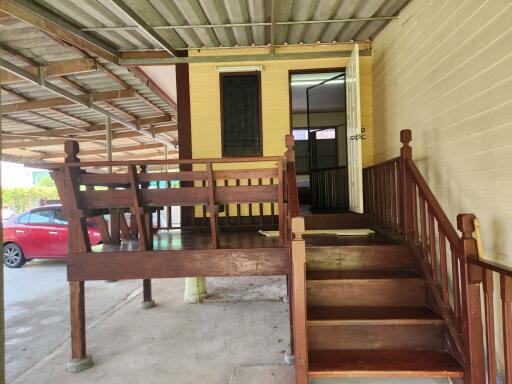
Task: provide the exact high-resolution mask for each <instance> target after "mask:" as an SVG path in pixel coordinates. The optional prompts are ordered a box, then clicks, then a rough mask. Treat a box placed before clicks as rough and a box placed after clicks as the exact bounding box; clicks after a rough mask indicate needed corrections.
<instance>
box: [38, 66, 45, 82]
mask: <svg viewBox="0 0 512 384" xmlns="http://www.w3.org/2000/svg"><path fill="white" fill-rule="evenodd" d="M45 70H46V67H45V66H44V65H40V66H38V67H37V83H38V84H39V85H40V86H44V83H45V81H46V80H45Z"/></svg>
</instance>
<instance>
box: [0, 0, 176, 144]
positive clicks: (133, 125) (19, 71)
mask: <svg viewBox="0 0 512 384" xmlns="http://www.w3.org/2000/svg"><path fill="white" fill-rule="evenodd" d="M0 1H1V0H0ZM0 65H1V66H3V67H4V68H5V69H6V70H8V71H9V72H11V73H14V74H16V75H19V76H21V77H23V78H24V79H26V80H28V81H30V82H32V83H34V84H38V85H40V86H41V87H43V88H46V89H48V90H50V91H52V92H54V93H56V94H58V95H61V96H64V97H65V98H67V99H69V100H72V101H74V102H75V103H76V104H79V105H82V106H84V107H87V108H89V109H91V110H93V111H95V112H97V113H99V114H101V115H104V116H109V117H111V118H112V120H116V121H118V122H119V123H121V124H123V125H124V126H126V127H127V128H130V129H133V130H135V131H137V132H140V133H141V134H143V135H145V136H147V137H150V138H152V139H153V140H155V141H158V142H161V143H163V144H166V145H171V146H173V144H172V143H170V142H169V141H168V140H167V139H165V138H160V137H157V136H155V135H153V134H151V133H150V132H148V131H145V130H142V129H141V128H140V124H139V122H138V121H135V122H132V121H130V120H126V119H124V118H121V117H119V116H117V115H116V114H114V113H112V112H109V111H107V110H105V109H103V108H101V107H98V106H97V105H94V103H92V102H90V101H89V100H84V98H83V97H80V96H77V95H75V94H73V93H71V92H68V91H67V90H65V89H62V88H60V87H58V86H56V85H54V84H52V83H50V82H48V81H47V80H46V79H45V77H44V76H41V75H40V76H33V75H32V74H31V73H30V72H28V71H26V70H25V69H23V68H20V67H17V66H16V65H14V64H12V63H10V62H8V61H7V60H5V59H3V58H2V57H0Z"/></svg>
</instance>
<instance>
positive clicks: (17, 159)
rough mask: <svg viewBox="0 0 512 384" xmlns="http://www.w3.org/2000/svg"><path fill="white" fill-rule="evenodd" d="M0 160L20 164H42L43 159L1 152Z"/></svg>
mask: <svg viewBox="0 0 512 384" xmlns="http://www.w3.org/2000/svg"><path fill="white" fill-rule="evenodd" d="M0 160H2V161H8V162H10V163H18V164H42V161H41V159H34V158H32V157H26V156H18V155H11V154H10V153H0Z"/></svg>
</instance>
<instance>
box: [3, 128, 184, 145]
mask: <svg viewBox="0 0 512 384" xmlns="http://www.w3.org/2000/svg"><path fill="white" fill-rule="evenodd" d="M176 129H177V128H176V126H166V127H157V128H154V129H153V131H154V133H155V134H159V133H166V132H172V131H176ZM140 135H141V134H140V133H139V132H136V131H124V132H112V139H113V140H116V139H130V138H133V137H139V136H140ZM2 136H5V137H9V134H2ZM16 136H17V137H18V138H19V137H25V138H32V140H27V141H8V142H4V143H3V145H2V148H3V149H19V148H37V147H50V146H54V145H63V144H64V143H65V142H66V141H68V140H75V139H78V140H88V141H105V140H106V139H107V137H106V134H105V133H101V134H96V135H88V136H78V137H65V136H61V137H60V138H59V136H55V135H53V136H48V138H51V139H52V140H41V139H40V137H36V138H34V137H33V136H28V135H23V134H16ZM159 145H160V146H161V144H159Z"/></svg>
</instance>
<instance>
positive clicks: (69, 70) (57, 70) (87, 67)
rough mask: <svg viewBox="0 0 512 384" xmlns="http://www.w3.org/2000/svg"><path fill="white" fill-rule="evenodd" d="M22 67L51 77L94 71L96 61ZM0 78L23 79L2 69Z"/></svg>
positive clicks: (9, 81)
mask: <svg viewBox="0 0 512 384" xmlns="http://www.w3.org/2000/svg"><path fill="white" fill-rule="evenodd" d="M0 1H1V0H0ZM0 51H2V49H0ZM24 69H25V70H26V71H27V72H29V73H30V74H31V75H33V76H38V72H39V71H43V73H44V74H45V76H46V77H48V78H51V77H56V76H62V75H71V74H74V73H81V72H90V71H96V70H97V69H98V68H97V66H96V61H95V60H93V59H76V60H68V61H62V62H60V63H52V64H47V65H41V66H38V67H36V66H29V67H26V68H24ZM0 79H1V82H2V84H10V83H16V82H19V81H25V79H24V78H22V77H20V76H18V75H16V74H14V73H10V72H8V71H5V70H3V69H0Z"/></svg>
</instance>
